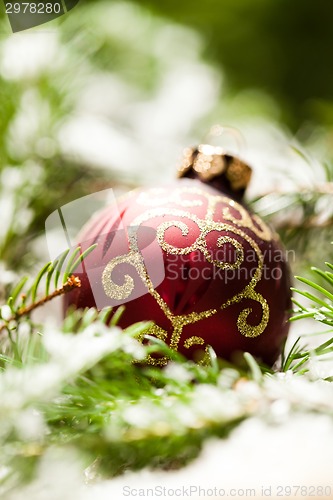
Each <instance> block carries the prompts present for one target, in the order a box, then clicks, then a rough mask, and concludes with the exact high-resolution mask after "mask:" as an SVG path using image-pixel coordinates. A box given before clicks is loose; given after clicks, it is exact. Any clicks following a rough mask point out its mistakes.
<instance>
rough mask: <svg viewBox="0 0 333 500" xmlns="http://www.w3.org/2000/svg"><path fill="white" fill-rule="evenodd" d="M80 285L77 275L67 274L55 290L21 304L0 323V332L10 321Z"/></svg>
mask: <svg viewBox="0 0 333 500" xmlns="http://www.w3.org/2000/svg"><path fill="white" fill-rule="evenodd" d="M80 287H81V281H80V278H78V277H77V276H74V275H72V276H69V277H68V278H67V281H66V283H65V284H64V285H62V286H61V287H60V288H57V290H54V292H52V293H50V294H49V295H46V296H45V297H42V298H41V299H39V300H36V297H35V296H34V297H33V302H32V304H30V305H29V306H27V307H26V306H22V307H20V308H19V309H18V310H17V311H16V312H15V314H13V315H12V316H10V317H9V318H8V319H6V322H4V323H3V324H2V325H0V333H1V332H2V331H3V330H6V329H8V325H9V323H11V322H12V321H18V320H19V319H20V318H22V317H23V316H28V315H30V314H31V313H32V311H34V310H35V309H37V308H38V307H41V306H43V305H45V304H46V303H47V302H50V301H51V300H52V299H54V298H56V297H59V296H60V295H64V294H65V293H68V292H70V291H71V290H73V289H74V288H80Z"/></svg>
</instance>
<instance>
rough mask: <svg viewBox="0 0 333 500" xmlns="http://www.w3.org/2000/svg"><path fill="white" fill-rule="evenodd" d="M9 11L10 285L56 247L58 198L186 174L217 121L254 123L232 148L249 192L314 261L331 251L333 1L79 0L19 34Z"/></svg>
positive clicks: (2, 108) (3, 252)
mask: <svg viewBox="0 0 333 500" xmlns="http://www.w3.org/2000/svg"><path fill="white" fill-rule="evenodd" d="M1 9H2V10H1V19H0V181H1V187H0V213H1V214H2V223H1V225H0V271H1V270H2V272H1V273H0V274H1V275H2V282H3V283H5V284H6V283H8V282H10V281H11V280H12V279H14V276H15V273H14V274H13V270H14V271H16V270H18V269H19V268H21V267H23V268H29V267H31V266H33V265H34V264H35V263H36V262H37V261H38V260H45V259H47V250H46V247H45V238H44V233H43V231H44V222H45V219H46V218H47V216H48V215H49V214H50V213H51V212H52V211H54V210H55V209H56V208H57V207H59V206H61V205H64V204H66V203H68V202H69V201H72V200H75V199H77V198H79V197H80V196H84V195H86V194H89V193H93V192H96V191H98V190H100V189H104V188H107V187H112V188H114V189H115V190H116V192H122V191H124V190H126V189H128V188H131V187H133V186H136V185H139V184H143V183H148V184H154V183H156V182H163V181H164V180H166V179H171V178H173V177H174V171H175V166H176V163H177V161H178V159H179V156H180V154H181V151H182V149H183V148H184V147H185V146H188V145H191V144H197V143H198V142H201V141H203V140H207V132H208V131H209V129H210V127H211V126H212V125H213V124H214V123H220V124H222V125H226V126H231V127H235V128H236V129H237V130H238V131H239V132H240V133H241V134H242V135H243V137H244V142H245V144H246V146H245V148H244V149H243V150H242V151H239V150H238V148H237V145H236V144H234V141H233V138H232V137H230V136H229V137H227V136H226V137H225V138H222V145H225V146H226V147H228V148H230V149H231V152H236V153H240V154H241V155H242V156H243V157H244V158H245V159H246V160H247V161H249V162H250V163H251V164H252V165H253V167H254V176H253V182H252V184H251V186H250V189H249V192H248V199H249V200H252V203H253V206H254V207H255V209H256V210H259V212H260V213H261V214H262V215H263V216H265V217H267V218H268V219H269V220H271V221H272V222H273V223H274V224H275V226H276V227H277V228H278V229H279V231H280V234H281V235H282V237H283V239H284V241H285V242H286V243H287V244H288V245H290V246H291V247H292V248H294V247H295V248H296V247H297V246H298V247H299V245H300V242H301V243H302V246H301V249H300V250H301V251H300V252H299V253H300V255H302V257H303V260H304V262H305V263H306V264H308V263H309V262H314V261H320V259H321V257H322V255H321V254H320V252H319V251H318V248H319V247H320V248H323V249H328V250H325V251H323V253H324V254H325V255H327V254H329V253H330V252H331V250H330V248H331V247H330V246H329V244H328V243H329V241H330V240H331V239H333V234H332V233H333V231H332V220H333V219H332V217H333V207H332V191H331V184H329V183H330V182H331V181H332V179H333V169H332V162H331V160H332V157H333V150H332V130H333V69H332V64H331V54H332V51H333V30H332V22H333V4H331V3H330V2H327V1H324V0H317V1H316V2H307V1H304V0H303V1H301V0H294V1H293V2H287V0H279V1H276V2H267V1H264V0H251V1H249V0H225V1H223V2H220V1H218V0H207V1H206V2H199V1H198V0H193V1H191V2H189V1H187V0H183V1H182V2H179V1H177V2H176V1H175V0H168V2H157V1H154V0H140V1H139V0H138V1H137V2H135V1H133V2H125V1H96V0H94V1H90V2H89V1H84V0H81V1H80V3H79V4H78V6H77V7H75V8H74V9H73V10H72V11H70V13H68V14H67V15H65V16H63V17H61V18H59V19H57V20H55V21H52V22H50V23H47V24H45V25H42V26H40V27H38V28H33V29H30V30H26V31H24V32H21V33H16V34H14V35H13V34H12V33H11V30H10V25H9V22H8V19H7V18H6V16H5V13H4V4H3V3H1ZM311 245H312V246H311ZM325 252H326V253H325Z"/></svg>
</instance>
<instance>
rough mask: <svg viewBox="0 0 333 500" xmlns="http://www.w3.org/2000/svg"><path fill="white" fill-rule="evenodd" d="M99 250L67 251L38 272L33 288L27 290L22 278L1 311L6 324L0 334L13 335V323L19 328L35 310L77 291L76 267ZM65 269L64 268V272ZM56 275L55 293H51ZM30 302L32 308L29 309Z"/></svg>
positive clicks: (79, 284) (0, 327) (78, 282)
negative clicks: (61, 296)
mask: <svg viewBox="0 0 333 500" xmlns="http://www.w3.org/2000/svg"><path fill="white" fill-rule="evenodd" d="M96 246H97V245H96V244H94V245H92V246H90V247H89V248H87V249H86V250H85V251H84V252H81V247H80V246H78V247H76V248H75V249H74V250H72V252H70V249H67V250H66V251H65V252H63V254H62V255H60V257H59V258H58V259H57V260H55V261H54V262H53V263H52V262H48V263H47V264H45V265H44V266H43V267H42V268H41V269H40V271H39V272H38V274H37V276H36V278H35V279H34V280H33V282H32V284H31V285H30V286H28V287H26V284H27V282H28V278H27V277H24V278H22V279H21V280H20V282H19V283H18V284H17V285H16V287H15V288H14V290H13V292H12V293H11V294H10V297H9V299H8V301H7V306H3V307H2V308H0V319H2V320H3V321H2V324H1V323H0V333H1V332H2V331H4V330H8V331H10V330H11V329H13V328H12V326H11V323H13V322H16V324H17V323H18V322H19V321H20V319H21V318H22V317H24V316H30V314H31V313H32V312H33V311H34V310H35V309H37V308H39V307H41V306H43V305H45V304H46V303H47V302H50V301H51V300H53V299H54V298H56V297H59V296H60V295H63V294H65V293H68V292H70V291H71V290H73V289H75V288H79V287H80V286H81V281H80V279H79V278H78V277H77V276H75V275H74V274H73V272H75V269H76V268H77V266H78V265H79V264H80V263H81V262H83V261H84V259H85V258H86V257H87V256H88V255H89V254H90V253H91V252H92V251H93V250H94V249H95V248H96ZM78 255H79V256H78ZM63 267H65V270H64V271H63ZM53 275H54V286H55V289H54V290H53V291H52V292H50V287H51V280H52V277H53ZM61 275H62V276H61ZM60 278H61V281H62V284H61V286H59V280H60ZM42 282H44V286H45V289H44V294H43V295H42V296H41V297H40V298H38V295H39V289H40V287H41V283H42ZM25 288H26V289H25ZM28 299H30V304H29V305H27V301H28ZM4 308H5V309H4ZM6 308H7V310H6ZM3 311H5V313H4V312H3ZM16 326H17V325H16ZM14 328H15V327H14Z"/></svg>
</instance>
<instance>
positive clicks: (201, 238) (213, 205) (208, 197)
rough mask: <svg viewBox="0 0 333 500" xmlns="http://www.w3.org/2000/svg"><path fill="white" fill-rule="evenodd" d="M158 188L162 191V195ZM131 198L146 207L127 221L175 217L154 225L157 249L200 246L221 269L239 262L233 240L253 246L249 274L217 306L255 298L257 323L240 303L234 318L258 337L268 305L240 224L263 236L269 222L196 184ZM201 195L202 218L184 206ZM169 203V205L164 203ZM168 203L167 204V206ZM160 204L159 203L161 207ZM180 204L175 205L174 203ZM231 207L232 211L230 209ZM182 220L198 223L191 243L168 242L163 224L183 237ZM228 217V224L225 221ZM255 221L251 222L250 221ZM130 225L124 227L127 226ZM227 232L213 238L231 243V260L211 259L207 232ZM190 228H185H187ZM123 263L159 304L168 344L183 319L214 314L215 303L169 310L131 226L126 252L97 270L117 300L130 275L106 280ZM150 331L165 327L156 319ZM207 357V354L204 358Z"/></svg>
mask: <svg viewBox="0 0 333 500" xmlns="http://www.w3.org/2000/svg"><path fill="white" fill-rule="evenodd" d="M164 193H166V194H165V195H164ZM188 194H190V195H197V196H198V197H201V199H200V198H196V199H194V200H188V199H186V197H184V195H188ZM136 201H137V203H139V204H142V205H143V206H148V207H150V209H148V210H147V211H145V212H143V213H142V214H140V215H139V216H138V217H136V218H135V219H134V220H133V222H132V223H131V227H133V228H138V227H139V226H140V225H142V224H144V223H145V222H147V221H151V220H152V219H154V218H157V217H165V216H170V217H173V218H175V220H174V219H172V220H168V221H165V222H162V223H161V224H159V226H158V227H157V241H158V243H159V245H160V246H161V248H162V250H163V251H164V252H166V253H167V254H173V255H188V254H190V253H191V252H194V251H199V252H201V253H202V254H203V255H204V256H205V258H206V260H207V261H208V262H210V263H212V264H214V265H215V266H217V267H219V268H221V269H223V270H228V269H238V268H240V266H241V264H242V263H243V262H244V246H243V245H242V243H241V242H240V241H239V239H240V240H242V241H244V242H246V243H247V244H248V245H249V246H250V247H251V248H252V249H253V250H254V252H255V254H256V257H257V267H256V269H255V272H254V274H253V276H252V278H251V280H250V282H249V283H248V284H247V285H246V286H245V288H244V289H243V290H242V291H240V292H239V293H237V294H235V295H234V296H233V297H231V298H230V299H229V300H227V301H226V302H224V303H223V304H221V306H220V307H219V309H221V310H225V309H227V308H228V307H230V306H232V305H234V304H238V303H240V302H242V301H243V300H244V299H248V300H252V301H253V302H255V303H257V304H260V306H261V309H262V315H261V320H260V323H259V324H257V325H255V326H254V325H250V324H249V323H248V322H247V320H248V316H249V315H250V314H251V312H252V308H251V307H246V308H245V309H244V310H243V311H241V312H240V314H239V316H238V319H237V328H238V331H239V332H240V333H241V334H242V335H244V336H245V337H250V338H254V337H258V336H259V335H261V334H262V333H263V331H264V330H265V328H266V326H267V324H268V321H269V306H268V303H267V301H266V299H265V298H264V297H263V296H262V295H261V294H260V293H258V292H257V291H256V290H255V287H256V285H257V284H258V282H259V281H260V280H261V277H262V269H263V260H264V259H263V254H262V252H261V250H260V248H259V246H258V244H257V243H256V241H255V240H254V239H253V238H252V237H251V236H250V235H249V234H247V233H245V232H244V230H243V229H245V228H246V229H249V230H250V231H251V232H252V233H253V234H254V235H255V236H257V237H259V238H262V239H264V240H266V241H268V240H270V239H271V238H272V234H271V232H270V230H269V228H268V227H267V226H266V225H265V224H264V223H263V222H262V221H260V219H258V218H256V217H255V216H252V217H251V216H250V215H249V214H248V213H247V211H246V210H245V209H244V207H242V205H240V204H239V203H237V202H235V201H234V200H231V199H230V198H227V197H225V196H222V195H214V194H211V193H209V192H207V191H203V190H201V189H199V188H198V187H196V186H195V187H194V186H193V187H192V186H188V185H187V186H185V187H180V188H176V189H175V190H173V192H172V193H170V194H168V193H167V192H166V190H159V189H158V190H156V189H152V190H150V191H148V192H145V193H140V195H139V196H138V198H137V200H136ZM204 201H205V202H206V204H207V209H206V214H205V217H204V218H200V217H198V216H197V215H195V214H194V213H191V212H188V211H187V210H185V208H188V207H194V206H202V205H203V203H204ZM219 203H223V204H224V205H227V206H225V207H224V208H223V209H222V216H223V218H224V222H219V221H215V220H214V215H215V213H216V209H217V205H218V204H219ZM165 205H171V206H169V207H168V206H165ZM172 205H173V206H172ZM162 206H163V207H162ZM177 207H181V208H177ZM231 209H232V210H233V211H234V213H235V212H236V215H237V216H235V215H233V214H232V212H231ZM186 220H187V221H189V220H190V221H192V222H193V223H194V224H195V225H196V226H197V227H198V233H199V235H198V236H197V237H196V238H195V239H194V241H193V242H191V244H187V245H186V246H184V247H178V246H174V245H172V244H170V243H168V242H167V241H166V237H167V234H166V233H167V230H168V229H169V228H172V227H176V228H178V229H179V230H180V231H181V234H182V236H183V237H184V242H185V243H188V239H189V235H190V228H189V226H188V225H187V224H186ZM225 221H228V222H231V223H232V224H233V225H231V224H229V223H228V222H225ZM254 222H255V223H254ZM131 227H130V229H131ZM214 231H215V232H221V231H223V232H227V233H228V236H220V237H219V238H218V239H217V246H219V247H221V246H223V245H225V244H231V245H232V246H233V247H234V249H235V255H236V259H235V262H223V261H219V260H216V259H215V260H214V259H213V258H212V255H211V254H210V252H209V250H208V248H207V241H206V238H207V235H208V234H211V233H212V232H214ZM192 233H193V231H191V234H192ZM125 262H126V263H128V264H130V265H132V266H133V267H134V268H135V269H136V271H137V273H138V275H139V276H140V278H141V279H142V281H143V283H144V284H145V286H146V287H147V290H148V292H149V293H150V295H151V296H152V297H153V298H154V299H155V300H156V302H157V304H158V305H159V307H160V308H161V309H162V311H163V313H164V314H165V316H166V318H167V319H168V320H169V322H170V324H171V327H172V333H171V337H170V341H169V345H170V347H171V348H172V349H174V350H178V347H179V343H180V341H181V336H182V333H183V329H184V327H185V326H186V325H190V324H194V323H196V322H199V321H201V320H204V319H207V318H209V317H211V316H213V315H215V314H216V313H217V311H218V309H210V310H207V311H203V312H200V313H198V312H193V313H190V314H186V315H175V314H173V313H172V311H171V310H170V308H169V306H168V304H167V303H166V302H165V301H164V300H163V298H162V297H161V296H160V294H159V293H158V292H157V291H156V290H155V289H154V286H153V283H152V281H151V279H150V277H149V275H148V273H147V270H146V267H145V264H144V260H143V257H142V256H141V253H140V250H139V248H138V241H137V233H136V231H135V230H133V231H131V230H129V253H128V254H126V255H122V256H119V257H116V258H114V259H112V260H111V261H110V262H109V263H108V264H107V266H106V267H105V269H104V272H103V276H102V284H103V287H104V291H105V293H106V295H108V296H109V297H112V298H115V299H117V300H121V299H125V298H128V297H129V296H130V294H131V293H132V291H133V287H134V281H133V278H131V277H130V276H128V275H125V277H124V283H123V284H122V285H117V284H116V283H113V282H112V271H113V270H114V269H115V267H116V266H118V265H119V264H121V263H125ZM148 333H149V334H151V335H154V336H156V337H157V338H159V339H161V340H164V341H165V340H166V339H167V337H168V333H167V331H166V330H163V329H162V328H161V327H159V326H158V325H153V326H152V327H151V329H150V330H149V332H148ZM192 345H204V340H203V339H202V338H201V337H191V338H188V339H186V340H185V342H184V347H185V348H189V347H191V346H192ZM207 356H209V351H208V346H205V359H206V358H207ZM206 360H207V359H206ZM147 362H149V363H151V364H155V365H164V364H166V362H167V359H166V357H163V358H153V357H151V356H149V359H148V360H147Z"/></svg>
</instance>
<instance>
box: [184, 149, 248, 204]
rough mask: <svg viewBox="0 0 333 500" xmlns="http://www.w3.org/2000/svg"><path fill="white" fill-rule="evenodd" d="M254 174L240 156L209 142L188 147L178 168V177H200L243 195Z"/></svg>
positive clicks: (202, 179)
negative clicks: (230, 153) (229, 153)
mask: <svg viewBox="0 0 333 500" xmlns="http://www.w3.org/2000/svg"><path fill="white" fill-rule="evenodd" d="M251 175H252V169H251V167H250V166H249V165H247V164H246V163H244V162H243V161H242V160H240V159H239V158H237V157H235V156H232V155H228V154H226V153H225V151H224V149H223V148H221V147H217V146H211V145H209V144H200V145H199V146H198V147H194V148H186V149H185V150H184V156H183V160H182V162H181V164H180V166H179V168H178V177H188V178H192V179H193V178H198V179H199V180H201V181H202V182H205V183H208V184H210V183H211V184H214V185H215V186H217V184H219V183H220V184H221V187H222V186H224V187H227V189H229V190H230V191H231V192H233V193H235V194H239V195H240V196H242V195H243V193H244V191H245V189H246V188H247V186H248V184H249V182H250V179H251Z"/></svg>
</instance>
